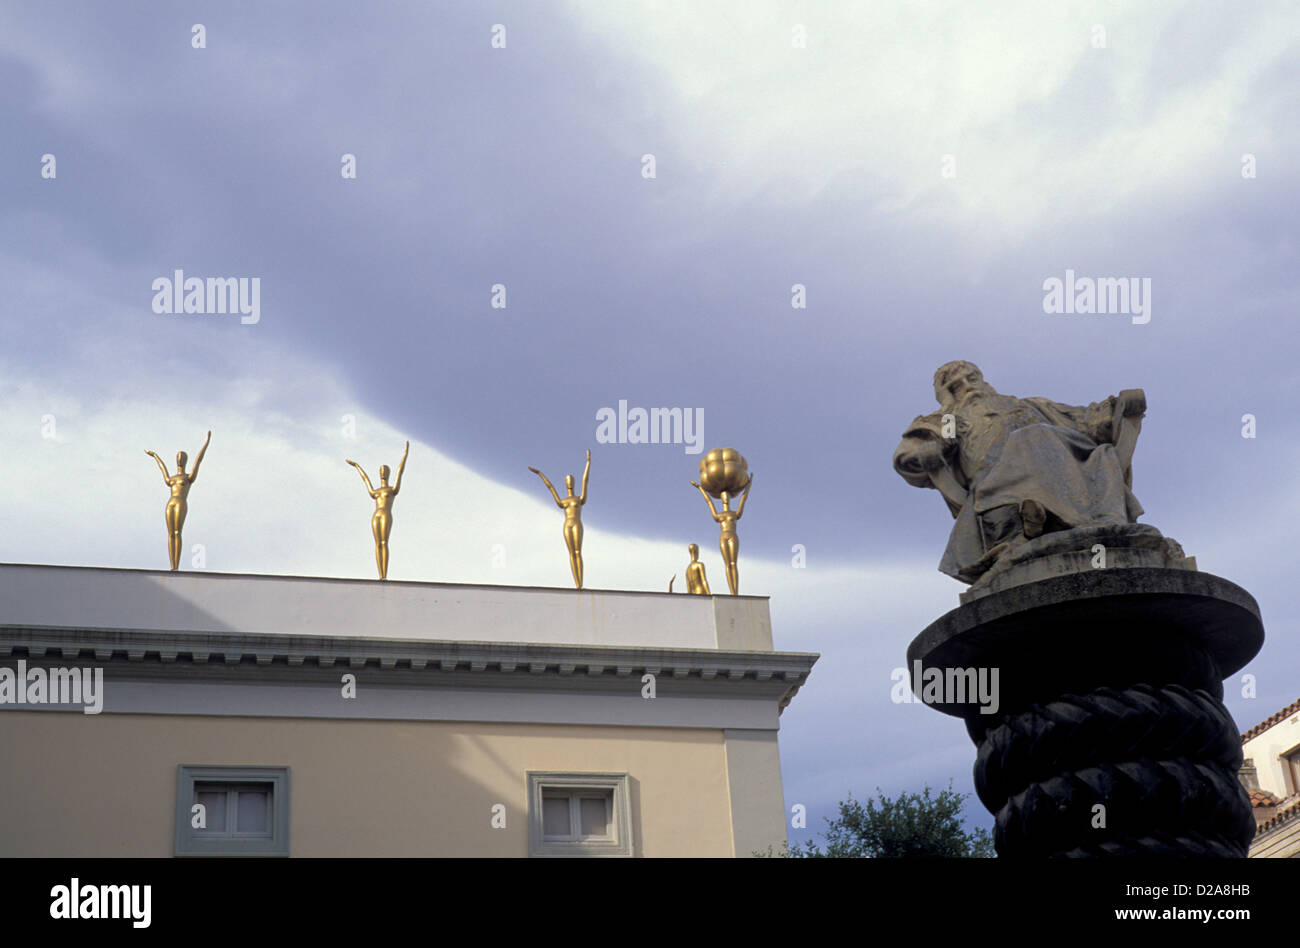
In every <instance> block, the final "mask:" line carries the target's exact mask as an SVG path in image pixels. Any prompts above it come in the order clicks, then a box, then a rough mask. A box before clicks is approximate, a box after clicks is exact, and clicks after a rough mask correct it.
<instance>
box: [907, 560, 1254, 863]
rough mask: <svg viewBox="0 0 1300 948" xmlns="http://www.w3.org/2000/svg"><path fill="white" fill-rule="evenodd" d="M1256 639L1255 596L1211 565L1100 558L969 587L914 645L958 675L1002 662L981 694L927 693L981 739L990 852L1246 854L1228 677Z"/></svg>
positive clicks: (1247, 813) (931, 664)
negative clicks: (982, 589) (1061, 570)
mask: <svg viewBox="0 0 1300 948" xmlns="http://www.w3.org/2000/svg"><path fill="white" fill-rule="evenodd" d="M1263 641H1264V629H1263V624H1262V623H1261V621H1260V617H1259V608H1258V606H1257V605H1256V603H1255V600H1254V599H1253V598H1252V597H1251V596H1250V594H1249V593H1247V592H1246V591H1245V590H1243V589H1241V588H1240V587H1238V586H1236V585H1234V584H1232V583H1230V582H1228V581H1226V580H1223V579H1220V578H1219V577H1217V576H1212V575H1210V574H1208V573H1200V572H1196V571H1194V570H1188V569H1163V568H1121V569H1097V570H1091V571H1087V572H1077V573H1071V574H1067V575H1063V576H1054V577H1052V578H1049V579H1043V580H1039V581H1037V582H1031V583H1026V584H1024V585H1020V586H1015V587H1012V588H1009V589H1005V590H1002V591H999V592H994V593H991V594H989V595H986V596H983V597H982V598H978V599H974V600H972V601H970V602H968V603H967V604H965V605H962V606H960V607H959V608H957V609H954V610H953V611H951V612H949V613H948V614H947V615H945V616H943V617H942V618H940V619H939V620H938V621H936V622H934V623H933V624H931V625H930V626H929V627H928V628H927V629H926V630H925V631H924V632H922V633H921V634H920V635H919V636H917V638H916V639H915V640H914V641H913V642H912V644H911V646H910V647H909V648H908V661H909V665H914V663H916V662H918V661H919V662H920V666H919V667H920V668H921V669H926V670H928V669H936V670H938V671H940V672H942V673H943V675H944V680H945V681H949V680H951V681H954V682H955V681H957V680H958V679H959V678H961V677H962V676H961V674H960V673H959V670H966V669H976V670H979V669H993V668H996V669H998V675H997V682H998V688H997V693H996V694H995V695H993V698H994V700H989V701H987V702H986V703H985V705H984V706H983V707H981V705H980V704H978V703H975V702H973V701H972V700H970V699H971V698H972V696H971V695H969V694H966V695H964V698H965V700H961V699H962V698H963V695H962V694H961V693H960V692H956V691H955V690H952V689H950V690H949V693H946V694H943V695H942V698H943V700H940V701H929V702H928V703H931V704H933V705H934V706H935V707H936V709H937V710H939V711H942V712H943V713H945V714H951V715H955V716H959V717H961V718H963V719H964V720H965V722H966V726H967V732H968V733H969V734H970V736H971V739H972V740H973V741H974V742H975V743H976V745H977V747H978V754H977V757H976V762H975V786H976V791H977V793H978V795H979V798H980V800H981V801H982V802H983V803H984V805H985V806H986V807H988V809H989V810H990V811H991V812H992V813H993V814H994V815H995V816H996V825H995V830H994V841H995V843H996V846H997V850H998V853H999V855H1001V856H1011V857H1016V856H1021V857H1044V856H1064V857H1088V856H1107V855H1160V856H1171V855H1179V856H1188V855H1195V856H1219V857H1245V856H1246V852H1247V848H1248V847H1249V845H1250V841H1251V838H1252V836H1253V835H1254V832H1255V821H1254V817H1253V815H1252V813H1251V808H1250V803H1249V801H1248V799H1247V797H1246V793H1245V790H1244V789H1243V788H1242V786H1241V784H1240V783H1239V782H1238V780H1237V771H1238V769H1239V768H1240V766H1241V760H1242V757H1241V742H1240V738H1239V736H1238V732H1237V727H1236V725H1235V724H1234V722H1233V720H1232V718H1231V716H1230V715H1229V714H1228V711H1227V709H1226V708H1225V707H1224V706H1223V703H1222V700H1221V699H1222V698H1223V684H1222V682H1223V679H1224V678H1226V677H1228V676H1229V675H1232V674H1234V673H1235V672H1237V671H1239V670H1240V669H1241V668H1242V667H1244V666H1245V664H1246V663H1247V662H1248V661H1250V659H1251V658H1253V657H1254V656H1255V654H1256V653H1258V651H1259V649H1260V646H1261V645H1262V644H1263ZM986 676H987V677H988V680H991V676H989V675H988V673H987V672H986ZM929 677H930V678H931V679H933V673H931V674H930V676H929ZM918 694H919V695H921V696H923V697H924V692H923V691H921V692H918ZM930 697H934V694H933V692H931V695H930ZM989 710H992V713H985V712H986V711H989Z"/></svg>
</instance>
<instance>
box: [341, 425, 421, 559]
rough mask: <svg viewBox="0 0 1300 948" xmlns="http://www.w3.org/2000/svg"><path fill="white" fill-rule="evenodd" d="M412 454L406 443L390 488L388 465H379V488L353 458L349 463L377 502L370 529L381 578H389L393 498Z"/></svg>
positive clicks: (400, 484)
mask: <svg viewBox="0 0 1300 948" xmlns="http://www.w3.org/2000/svg"><path fill="white" fill-rule="evenodd" d="M410 453H411V442H409V441H408V442H406V450H405V451H403V452H402V463H401V464H399V465H397V480H395V481H393V486H392V487H389V486H388V465H387V464H381V465H379V482H380V483H379V487H372V486H371V484H370V478H368V477H367V476H366V472H365V470H364V469H362V467H361V465H360V464H358V463H357V462H356V461H353V460H352V459H351V458H348V459H347V462H348V463H349V464H351V465H352V466H353V467H355V468H356V469H357V470H358V471H359V472H360V473H361V479H362V480H363V481H365V482H366V490H367V491H369V492H370V496H371V497H372V498H373V499H374V501H375V515H374V516H373V517H371V518H370V529H371V531H372V532H373V533H374V535H375V565H376V566H378V567H379V578H380V579H387V578H388V536H389V534H391V533H392V532H393V498H395V497H396V496H397V492H398V491H399V490H401V489H402V472H403V471H405V470H406V456H407V455H408V454H410Z"/></svg>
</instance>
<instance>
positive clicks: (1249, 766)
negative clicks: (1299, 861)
mask: <svg viewBox="0 0 1300 948" xmlns="http://www.w3.org/2000/svg"><path fill="white" fill-rule="evenodd" d="M1241 745H1242V747H1241V750H1242V754H1243V755H1244V757H1245V762H1244V763H1243V764H1242V768H1241V782H1242V783H1243V784H1244V785H1245V787H1246V790H1247V791H1248V792H1249V793H1250V802H1251V804H1252V805H1253V807H1254V810H1255V822H1256V826H1257V828H1256V831H1255V840H1254V842H1252V843H1251V844H1250V855H1251V858H1255V857H1263V858H1277V857H1283V858H1285V857H1300V701H1294V702H1292V703H1291V704H1290V705H1288V706H1287V707H1285V708H1283V709H1282V710H1280V711H1278V712H1276V713H1275V714H1273V715H1271V716H1270V717H1269V718H1268V719H1267V720H1265V721H1261V722H1260V723H1259V724H1257V725H1255V726H1254V727H1253V728H1251V729H1250V730H1249V731H1247V732H1246V733H1245V734H1243V735H1241Z"/></svg>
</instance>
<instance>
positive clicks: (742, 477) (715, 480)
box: [691, 448, 754, 596]
mask: <svg viewBox="0 0 1300 948" xmlns="http://www.w3.org/2000/svg"><path fill="white" fill-rule="evenodd" d="M753 484H754V475H753V474H751V473H749V464H748V463H747V462H746V461H745V459H744V458H743V457H741V454H740V452H739V451H737V450H736V449H735V448H720V449H717V450H713V451H710V452H709V453H708V454H706V455H705V456H704V459H703V460H701V461H700V479H699V481H691V486H692V487H694V488H696V489H697V490H698V491H699V492H700V493H701V494H703V495H704V499H705V501H707V502H708V505H709V511H710V513H712V514H713V519H714V521H715V522H716V523H717V524H719V525H720V526H721V528H722V534H721V536H720V537H719V538H718V548H719V549H720V550H721V551H722V562H723V565H725V566H726V569H727V585H728V586H729V587H731V594H732V595H733V596H736V595H739V594H740V563H739V561H740V537H739V536H737V535H736V522H737V521H738V520H740V518H741V515H743V514H744V512H745V501H747V500H748V499H749V489H750V487H752V486H753ZM741 489H743V490H744V493H743V494H741V497H740V503H739V504H738V505H737V506H736V509H735V510H732V509H731V498H732V497H734V496H735V495H736V493H737V492H739V491H740V490H741ZM714 497H717V498H720V499H721V500H722V510H718V508H717V507H715V506H714V504H713V498H714Z"/></svg>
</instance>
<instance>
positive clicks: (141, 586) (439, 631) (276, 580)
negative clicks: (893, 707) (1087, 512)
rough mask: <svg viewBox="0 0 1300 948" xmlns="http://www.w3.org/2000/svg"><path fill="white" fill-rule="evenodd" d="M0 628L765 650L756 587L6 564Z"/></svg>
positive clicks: (764, 607) (767, 634) (766, 617)
mask: <svg viewBox="0 0 1300 948" xmlns="http://www.w3.org/2000/svg"><path fill="white" fill-rule="evenodd" d="M0 626H4V627H11V628H15V627H16V628H29V629H35V628H45V629H60V628H61V629H76V630H90V629H98V630H126V631H131V632H174V633H226V634H230V633H235V634H244V635H254V636H256V635H289V636H293V635H302V636H316V637H332V638H350V639H362V638H376V639H384V640H403V639H409V640H418V641H421V642H431V641H442V642H497V643H532V644H548V645H590V646H610V647H637V648H641V647H653V648H664V649H717V650H721V651H736V652H742V651H747V652H771V651H772V625H771V618H770V614H769V611H768V602H767V597H764V596H722V595H719V596H691V595H683V594H676V595H673V594H669V593H658V592H627V591H618V590H596V589H582V590H577V589H562V588H539V587H527V586H479V585H463V584H452V583H423V582H400V581H395V580H388V581H384V582H380V581H378V580H365V579H332V578H318V577H305V576H258V575H248V574H235V573H211V572H170V571H167V570H135V569H109V568H101V567H85V566H45V565H34V564H13V563H6V564H0ZM610 664H611V665H618V664H621V661H620V662H611V663H610Z"/></svg>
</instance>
